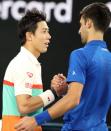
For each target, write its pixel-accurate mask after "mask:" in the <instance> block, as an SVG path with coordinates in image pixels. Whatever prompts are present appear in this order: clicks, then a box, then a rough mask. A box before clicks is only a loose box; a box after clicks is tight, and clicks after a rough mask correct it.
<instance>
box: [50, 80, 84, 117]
mask: <svg viewBox="0 0 111 131" xmlns="http://www.w3.org/2000/svg"><path fill="white" fill-rule="evenodd" d="M82 90H83V85H82V84H80V83H77V82H72V83H70V84H69V89H68V92H67V94H66V95H65V96H64V97H63V98H62V99H61V100H59V101H58V102H57V103H56V104H55V105H53V106H52V107H51V108H49V109H48V112H49V114H50V116H51V118H52V119H55V118H57V117H60V116H62V115H63V114H64V113H65V112H67V111H68V110H70V109H72V108H74V107H75V106H77V105H78V104H79V102H80V97H81V93H82ZM66 105H67V106H66ZM64 107H65V108H64Z"/></svg>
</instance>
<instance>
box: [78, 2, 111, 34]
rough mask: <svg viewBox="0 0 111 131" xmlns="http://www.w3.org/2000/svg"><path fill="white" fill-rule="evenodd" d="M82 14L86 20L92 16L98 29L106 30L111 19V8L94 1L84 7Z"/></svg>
mask: <svg viewBox="0 0 111 131" xmlns="http://www.w3.org/2000/svg"><path fill="white" fill-rule="evenodd" d="M80 16H81V17H83V19H84V20H85V21H86V20H87V19H88V18H90V19H91V20H92V21H93V23H94V27H95V29H97V30H100V31H102V32H105V31H106V30H107V28H108V27H109V24H110V21H111V12H110V10H109V8H108V7H107V6H106V5H105V4H104V3H101V2H96V3H92V4H90V5H88V6H86V7H84V8H83V9H82V11H81V12H80Z"/></svg>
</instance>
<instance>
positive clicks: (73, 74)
mask: <svg viewBox="0 0 111 131" xmlns="http://www.w3.org/2000/svg"><path fill="white" fill-rule="evenodd" d="M85 79H86V61H85V58H84V55H83V53H82V51H80V50H76V51H73V52H72V53H71V55H70V60H69V68H68V75H67V82H79V83H81V84H85Z"/></svg>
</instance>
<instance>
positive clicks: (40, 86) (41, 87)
mask: <svg viewBox="0 0 111 131" xmlns="http://www.w3.org/2000/svg"><path fill="white" fill-rule="evenodd" d="M32 88H36V89H43V85H40V84H34V85H33V86H32Z"/></svg>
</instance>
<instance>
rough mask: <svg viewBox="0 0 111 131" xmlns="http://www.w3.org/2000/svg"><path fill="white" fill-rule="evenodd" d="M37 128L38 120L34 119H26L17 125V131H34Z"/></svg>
mask: <svg viewBox="0 0 111 131" xmlns="http://www.w3.org/2000/svg"><path fill="white" fill-rule="evenodd" d="M36 126H37V123H36V120H35V119H34V117H27V116H26V117H24V118H23V119H21V120H20V121H19V122H18V123H17V124H16V125H15V129H16V131H34V128H35V127H36Z"/></svg>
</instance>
